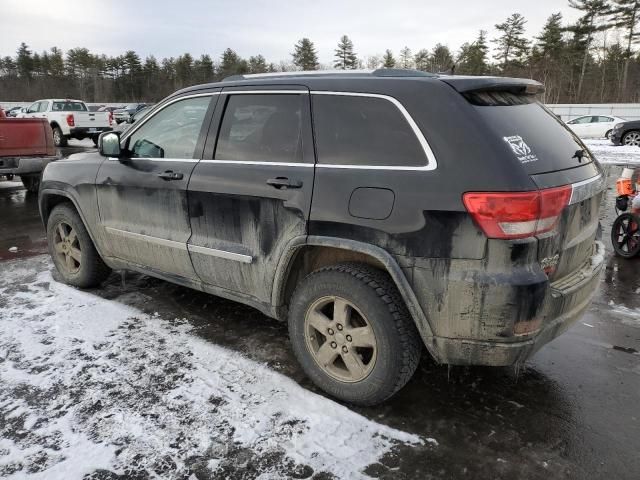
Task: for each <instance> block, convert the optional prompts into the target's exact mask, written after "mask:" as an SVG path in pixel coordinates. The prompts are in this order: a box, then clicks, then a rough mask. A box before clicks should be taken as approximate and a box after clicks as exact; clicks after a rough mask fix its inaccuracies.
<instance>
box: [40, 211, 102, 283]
mask: <svg viewBox="0 0 640 480" xmlns="http://www.w3.org/2000/svg"><path fill="white" fill-rule="evenodd" d="M61 229H62V230H61ZM63 234H64V236H63ZM65 239H66V241H65ZM47 243H48V244H49V254H50V255H51V258H52V259H53V263H54V265H55V266H56V269H57V270H58V272H59V273H60V275H61V276H62V279H63V280H64V282H65V283H68V284H69V285H74V286H76V287H80V288H91V287H96V286H98V285H100V284H101V283H102V282H103V281H104V280H106V278H107V277H108V276H109V274H110V273H111V269H110V268H109V267H108V266H107V265H106V264H105V263H104V262H103V261H102V258H100V254H99V253H98V252H97V250H96V248H95V246H94V245H93V242H92V241H91V237H90V236H89V233H88V232H87V229H86V228H85V226H84V223H82V219H81V218H80V215H78V212H76V210H75V209H74V208H73V206H71V205H70V204H68V203H62V204H59V205H57V206H56V207H55V208H54V209H53V210H52V211H51V215H49V220H48V221H47ZM63 243H64V244H65V245H66V246H64V247H63V246H62V244H63Z"/></svg>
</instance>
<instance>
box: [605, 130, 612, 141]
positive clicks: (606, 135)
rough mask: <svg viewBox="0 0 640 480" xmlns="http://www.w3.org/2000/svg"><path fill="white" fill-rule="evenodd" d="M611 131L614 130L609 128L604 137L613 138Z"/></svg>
mask: <svg viewBox="0 0 640 480" xmlns="http://www.w3.org/2000/svg"><path fill="white" fill-rule="evenodd" d="M611 132H612V130H607V133H605V134H604V138H606V139H607V140H610V139H611Z"/></svg>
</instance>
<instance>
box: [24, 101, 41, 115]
mask: <svg viewBox="0 0 640 480" xmlns="http://www.w3.org/2000/svg"><path fill="white" fill-rule="evenodd" d="M39 108H40V102H35V103H32V104H31V105H29V108H28V109H27V112H28V113H37V112H39Z"/></svg>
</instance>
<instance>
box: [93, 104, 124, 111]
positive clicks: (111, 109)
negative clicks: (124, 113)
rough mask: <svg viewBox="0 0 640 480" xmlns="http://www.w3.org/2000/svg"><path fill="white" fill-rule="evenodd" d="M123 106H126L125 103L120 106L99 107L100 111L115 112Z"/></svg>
mask: <svg viewBox="0 0 640 480" xmlns="http://www.w3.org/2000/svg"><path fill="white" fill-rule="evenodd" d="M121 108H124V105H121V106H119V107H108V106H107V107H105V106H104V105H103V106H102V107H100V108H99V109H98V111H99V112H115V111H116V110H120V109H121Z"/></svg>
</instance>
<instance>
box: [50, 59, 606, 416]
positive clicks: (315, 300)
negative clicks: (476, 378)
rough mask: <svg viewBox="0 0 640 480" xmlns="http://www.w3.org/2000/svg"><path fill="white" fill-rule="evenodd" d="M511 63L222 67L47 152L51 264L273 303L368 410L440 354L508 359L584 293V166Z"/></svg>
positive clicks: (588, 160)
mask: <svg viewBox="0 0 640 480" xmlns="http://www.w3.org/2000/svg"><path fill="white" fill-rule="evenodd" d="M541 89H542V86H541V85H540V84H539V83H537V82H534V81H530V80H522V79H509V78H489V77H456V76H437V75H430V74H424V73H421V72H411V71H394V70H378V71H373V72H368V73H361V72H356V73H337V72H335V73H306V72H298V73H295V74H282V75H273V74H272V75H258V76H249V75H247V76H246V77H234V78H232V79H229V80H227V81H224V82H220V83H214V84H209V85H200V86H196V87H191V88H187V89H185V90H181V91H179V92H177V93H175V94H174V95H172V96H170V97H169V98H167V99H165V100H164V101H162V102H161V103H160V104H158V105H157V106H156V107H154V109H153V110H152V111H151V112H150V113H149V114H148V115H146V116H145V117H144V118H143V119H142V120H141V121H140V122H136V123H135V124H134V125H133V126H132V127H131V129H130V130H128V131H127V132H126V133H124V134H122V136H121V137H120V136H119V135H118V134H117V133H115V132H110V133H106V134H103V135H102V136H101V141H100V152H99V153H97V152H95V153H84V154H77V155H74V156H73V157H71V158H69V159H68V160H64V161H58V162H55V163H52V164H49V165H48V166H47V168H46V171H45V172H44V176H43V180H42V186H41V190H40V210H41V214H42V217H43V219H44V222H45V223H46V225H47V232H48V234H47V235H48V241H49V249H50V252H51V256H52V257H53V261H54V263H55V265H56V267H57V269H58V271H59V272H60V274H61V276H62V277H63V278H64V280H65V281H66V282H68V283H70V284H72V285H76V286H79V287H83V288H84V287H93V286H96V285H98V284H99V283H100V282H101V281H102V280H104V279H105V278H106V277H107V275H109V272H110V270H111V269H129V270H136V271H138V272H143V273H145V274H148V275H152V276H155V277H158V278H162V279H165V280H168V281H170V282H174V283H178V284H181V285H186V286H188V287H192V288H194V289H197V290H202V291H205V292H210V293H212V294H215V295H218V296H221V297H225V298H230V299H234V300H237V301H239V302H242V303H245V304H248V305H251V306H253V307H255V308H256V309H258V310H260V311H261V312H263V313H265V314H266V315H268V316H270V317H273V318H277V319H281V320H288V324H289V332H290V337H291V342H292V345H293V350H294V352H295V354H296V356H297V358H298V360H299V361H300V363H301V365H302V367H303V369H304V370H305V372H306V373H307V374H308V376H309V377H310V378H311V379H312V380H313V381H314V382H315V383H316V384H317V385H318V386H319V387H320V388H322V389H323V390H325V391H326V392H328V393H330V394H331V395H334V396H335V397H338V398H340V399H342V400H346V401H349V402H353V403H357V404H362V405H371V404H375V403H378V402H381V401H383V400H385V399H387V398H389V397H390V396H391V395H393V394H394V393H395V392H396V391H398V390H399V389H400V388H401V387H402V386H403V385H404V384H405V383H406V382H407V381H408V380H409V379H410V378H411V376H412V374H413V372H414V371H415V369H416V366H417V364H418V360H419V358H420V354H421V351H422V350H423V345H424V346H425V347H426V349H427V350H428V352H429V353H430V354H431V356H432V357H433V358H434V359H435V360H436V361H437V362H440V363H445V364H454V365H495V366H501V365H512V364H517V363H521V362H524V361H525V360H526V359H527V358H528V357H529V356H531V355H532V354H533V353H534V352H535V351H536V350H537V349H539V348H540V347H541V346H542V345H544V344H545V343H546V342H548V341H550V340H551V339H553V338H554V337H556V336H557V335H559V334H560V333H562V332H563V331H564V330H566V329H567V328H568V327H569V326H570V325H571V324H572V323H573V322H574V321H575V320H576V319H578V318H579V317H580V316H581V314H582V313H583V312H584V310H585V309H586V308H587V306H588V305H589V302H590V299H591V296H592V294H593V292H594V290H595V289H596V287H597V285H598V277H599V276H598V274H599V272H600V270H601V269H602V265H603V248H604V247H603V246H602V244H601V243H600V242H597V241H596V240H595V238H596V232H597V230H598V211H599V205H600V198H601V195H602V191H603V175H602V171H601V169H600V167H599V165H598V163H597V162H596V161H595V159H594V158H593V157H592V156H591V154H590V153H589V151H588V150H587V149H586V147H585V146H584V145H583V144H582V143H581V141H580V140H579V139H578V138H577V137H576V136H575V135H574V134H573V133H572V132H571V131H570V130H569V129H567V128H566V127H565V126H564V124H563V123H562V122H561V121H559V120H558V119H557V118H556V117H554V115H553V114H551V113H550V112H549V111H548V110H547V109H545V107H544V106H542V105H541V104H540V103H538V102H537V101H536V94H537V93H539V92H540V91H541Z"/></svg>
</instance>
